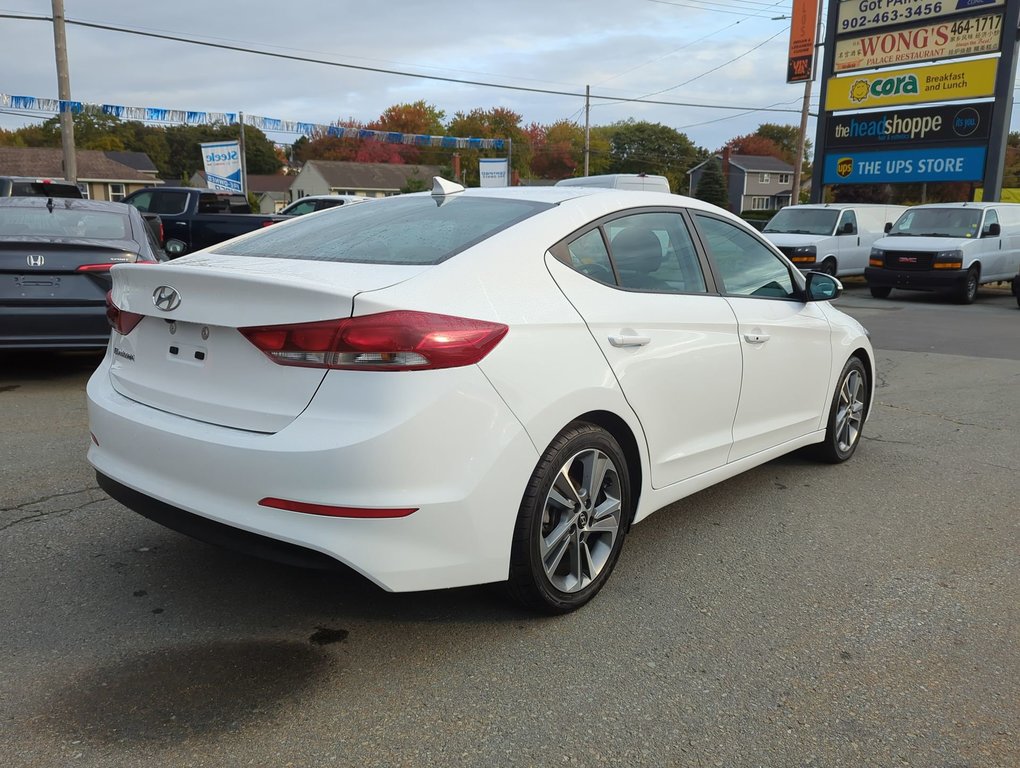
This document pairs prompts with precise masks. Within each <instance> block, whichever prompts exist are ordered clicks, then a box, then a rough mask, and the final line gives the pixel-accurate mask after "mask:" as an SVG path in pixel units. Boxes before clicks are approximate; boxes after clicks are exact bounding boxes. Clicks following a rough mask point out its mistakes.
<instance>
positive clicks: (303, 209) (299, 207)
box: [287, 200, 315, 216]
mask: <svg viewBox="0 0 1020 768" xmlns="http://www.w3.org/2000/svg"><path fill="white" fill-rule="evenodd" d="M314 210H315V201H314V200H302V201H301V202H299V203H294V205H292V206H291V207H290V208H288V209H287V213H288V214H289V215H293V216H303V215H304V214H306V213H311V212H312V211H314Z"/></svg>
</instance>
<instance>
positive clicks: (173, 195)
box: [124, 187, 286, 258]
mask: <svg viewBox="0 0 1020 768" xmlns="http://www.w3.org/2000/svg"><path fill="white" fill-rule="evenodd" d="M124 202H125V203H128V204H130V205H133V206H134V207H135V208H137V209H138V210H140V211H143V212H145V213H155V214H158V215H159V217H160V219H161V220H162V222H163V232H164V236H165V237H166V241H165V249H166V252H167V255H169V256H170V257H171V258H175V257H177V256H180V255H182V254H184V253H188V252H190V251H197V250H200V249H202V248H207V247H209V246H210V245H216V244H217V243H222V242H223V241H224V240H229V239H230V238H232V237H237V236H238V235H243V234H244V233H246V232H251V231H252V230H255V229H259V228H261V227H266V226H269V225H270V224H274V223H276V222H278V221H286V217H283V216H279V215H275V214H264V213H251V206H249V205H248V199H247V198H246V197H245V196H244V195H236V194H231V193H229V192H219V191H217V190H215V189H193V188H191V187H146V188H145V189H140V190H138V191H137V192H132V193H131V194H130V195H128V196H127V197H125V198H124Z"/></svg>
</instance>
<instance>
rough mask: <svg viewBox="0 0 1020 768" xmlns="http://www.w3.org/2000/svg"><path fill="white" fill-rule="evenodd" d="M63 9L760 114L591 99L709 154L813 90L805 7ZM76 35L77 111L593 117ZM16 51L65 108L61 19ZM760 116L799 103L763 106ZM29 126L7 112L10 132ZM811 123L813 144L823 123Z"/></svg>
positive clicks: (17, 36)
mask: <svg viewBox="0 0 1020 768" xmlns="http://www.w3.org/2000/svg"><path fill="white" fill-rule="evenodd" d="M64 2H65V13H66V17H67V18H68V19H69V20H79V21H89V22H99V23H104V24H112V25H117V26H122V27H129V28H132V29H138V30H145V31H149V32H157V33H163V34H171V35H175V36H180V37H186V38H189V39H194V40H201V41H206V42H215V43H225V44H228V45H234V46H241V47H248V48H253V49H256V50H259V51H266V52H275V53H283V54H290V55H298V56H305V57H312V58H318V59H324V60H328V61H332V62H337V63H342V64H353V65H358V66H364V67H373V68H381V69H388V70H399V71H404V72H408V73H415V74H424V75H432V76H439V77H447V78H455V79H463V80H473V81H484V82H491V83H494V84H498V85H510V86H518V87H525V88H534V89H541V90H553V91H565V92H568V93H570V94H583V93H584V88H585V86H586V85H590V86H591V91H592V94H593V96H596V95H597V96H610V97H613V98H621V97H622V98H640V97H645V96H648V98H652V99H657V100H662V101H671V102H684V103H687V104H696V105H706V107H709V106H716V105H721V106H729V107H746V108H747V111H749V112H750V113H749V114H747V113H744V112H740V111H732V110H723V109H718V108H699V107H692V106H664V105H648V104H635V103H619V102H617V103H613V102H612V101H607V100H605V99H593V101H592V110H591V122H592V124H593V125H604V124H608V123H611V122H615V121H617V120H624V119H627V118H631V117H633V118H634V119H636V120H649V121H652V122H657V123H662V124H664V125H667V126H670V127H672V128H676V129H678V130H680V131H682V132H683V133H686V134H687V135H688V136H689V137H690V138H691V140H692V141H694V142H695V144H698V145H699V146H704V147H707V148H708V149H716V148H718V147H719V146H721V145H722V144H723V143H725V142H726V141H727V140H729V139H730V138H732V137H734V136H738V135H741V134H746V133H752V132H753V131H754V130H755V129H756V128H757V126H758V125H759V124H761V123H762V122H773V123H781V124H785V125H797V124H799V120H800V115H799V113H800V108H801V100H802V98H803V93H804V88H803V86H802V85H787V84H786V52H787V45H788V39H789V23H790V22H789V19H788V18H778V19H776V18H774V17H788V15H789V12H790V6H791V0H777V1H775V2H773V1H772V0H507V1H506V2H503V3H499V4H497V3H494V2H485V1H484V0H476V1H475V2H458V3H452V2H447V1H446V0H432V1H431V2H412V1H411V0H387V1H385V2H384V1H382V0H376V2H372V0H358V1H357V2H356V1H355V0H303V1H302V2H281V1H280V0H277V1H276V2H267V1H266V0H246V1H245V2H236V1H235V2H226V3H225V2H208V1H206V2H198V0H171V2H152V0H148V1H146V2H141V1H138V0H136V1H134V2H128V1H127V0H64ZM51 7H52V6H51V1H50V0H0V13H26V14H35V15H40V16H42V15H47V16H48V15H49V14H50V13H51ZM67 38H68V56H69V60H70V77H71V95H72V98H73V99H75V100H78V101H87V102H92V103H107V104H118V105H124V106H136V107H163V108H168V109H186V110H202V111H216V112H236V111H243V112H245V113H247V114H254V115H261V116H265V117H275V118H281V119H286V120H297V121H303V122H313V123H330V122H333V121H335V120H337V119H347V118H354V119H356V120H360V121H364V122H368V121H371V120H374V119H376V118H377V117H378V116H379V115H380V114H381V113H382V112H383V110H385V109H386V108H387V107H389V106H391V105H393V104H398V103H404V102H413V101H416V100H418V99H424V100H425V101H426V102H429V103H431V104H433V105H435V106H436V107H438V108H439V109H441V110H443V111H444V112H445V113H446V117H447V119H449V118H450V117H452V116H453V115H454V114H455V113H456V112H458V111H465V112H467V111H470V110H471V109H474V108H476V107H481V108H486V109H487V108H491V107H495V106H502V107H507V108H509V109H512V110H514V111H516V112H518V113H519V114H520V115H521V116H522V118H523V120H522V123H523V124H524V125H527V124H529V123H532V122H537V123H542V124H549V123H552V122H555V121H557V120H561V119H569V120H575V121H578V122H579V123H580V124H582V125H583V122H584V99H583V96H574V95H549V94H543V93H531V92H524V91H513V90H504V89H497V88H489V87H482V86H478V85H464V84H458V83H450V82H439V81H435V80H426V79H419V78H413V77H403V76H398V75H389V74H379V73H375V72H366V71H359V70H354V69H345V68H340V67H333V66H327V65H323V64H313V63H305V62H296V61H285V60H282V59H276V58H269V57H266V56H259V55H255V54H252V53H243V52H236V51H228V50H218V49H214V48H208V47H201V46H196V45H190V44H187V43H181V42H172V41H165V40H156V39H151V38H145V37H138V36H134V35H129V34H124V33H121V32H112V31H104V30H97V29H89V28H84V27H80V26H73V25H70V26H68V27H67ZM0 41H3V48H4V60H5V62H6V64H5V66H4V68H3V74H2V75H0V92H2V93H6V94H12V95H21V96H39V97H47V98H55V97H56V96H57V84H56V67H55V64H54V56H53V32H52V26H51V25H50V24H49V23H48V22H42V21H24V20H12V19H0ZM817 91H818V88H817V86H816V87H815V94H814V98H813V100H812V101H813V104H812V111H815V110H816V108H817V107H816V105H817V102H818V97H817ZM650 94H654V95H650ZM762 107H774V108H778V109H786V110H790V111H789V112H765V111H751V110H755V108H762ZM1016 114H1017V113H1016V111H1014V120H1015V119H1016ZM35 119H36V120H37V119H38V118H35ZM30 121H31V118H26V117H22V116H13V115H10V114H0V127H5V128H14V127H18V126H20V125H24V124H26V123H27V122H30ZM809 131H810V132H809V136H813V133H814V121H813V120H812V121H811V122H810V128H809ZM270 137H271V138H272V139H273V140H274V141H279V142H287V143H289V142H292V141H293V140H294V139H295V138H296V136H295V135H288V134H270Z"/></svg>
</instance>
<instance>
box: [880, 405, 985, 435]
mask: <svg viewBox="0 0 1020 768" xmlns="http://www.w3.org/2000/svg"><path fill="white" fill-rule="evenodd" d="M879 405H880V406H882V407H883V408H893V409H895V410H897V411H906V412H907V413H913V414H916V415H918V416H931V417H932V418H934V419H941V420H942V421H945V422H948V423H949V424H956V425H957V426H958V427H977V428H978V429H987V430H989V431H992V432H1002V431H1003V429H1002V428H1001V427H990V426H988V425H987V424H975V423H973V422H970V421H957V420H956V419H951V418H949V417H948V416H945V415H943V414H941V413H931V412H930V411H919V410H916V409H915V408H908V407H907V406H905V405H893V404H892V403H879Z"/></svg>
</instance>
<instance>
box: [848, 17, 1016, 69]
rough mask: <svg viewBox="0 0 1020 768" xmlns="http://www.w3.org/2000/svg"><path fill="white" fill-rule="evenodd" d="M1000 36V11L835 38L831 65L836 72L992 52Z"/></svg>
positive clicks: (997, 45) (996, 46) (997, 46)
mask: <svg viewBox="0 0 1020 768" xmlns="http://www.w3.org/2000/svg"><path fill="white" fill-rule="evenodd" d="M1001 36H1002V14H1001V13H991V14H984V15H981V16H973V17H969V18H964V19H955V20H950V21H941V22H937V23H935V24H925V25H923V26H920V27H912V28H911V29H902V30H895V31H892V32H875V33H873V34H870V35H862V36H860V37H850V38H844V39H839V40H837V41H836V57H835V61H834V64H833V67H834V69H835V70H836V72H852V71H854V70H857V69H876V68H878V67H888V66H893V65H896V64H913V63H917V62H922V61H931V60H933V59H951V58H956V57H958V56H976V55H979V54H982V53H994V52H996V51H998V50H999V40H1000V38H1001Z"/></svg>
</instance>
